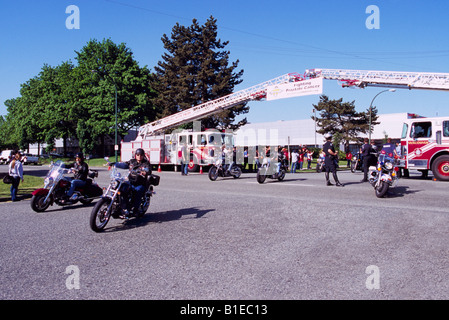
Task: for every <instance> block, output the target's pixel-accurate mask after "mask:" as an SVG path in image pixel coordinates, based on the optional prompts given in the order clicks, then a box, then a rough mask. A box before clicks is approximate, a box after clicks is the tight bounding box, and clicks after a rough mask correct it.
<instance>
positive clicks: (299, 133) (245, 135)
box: [235, 113, 416, 147]
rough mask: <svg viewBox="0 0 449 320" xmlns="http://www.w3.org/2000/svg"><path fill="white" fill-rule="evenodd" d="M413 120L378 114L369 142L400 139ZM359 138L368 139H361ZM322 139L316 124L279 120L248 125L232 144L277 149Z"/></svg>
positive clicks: (307, 120) (392, 114)
mask: <svg viewBox="0 0 449 320" xmlns="http://www.w3.org/2000/svg"><path fill="white" fill-rule="evenodd" d="M412 117H416V115H414V114H410V113H391V114H380V115H379V117H378V119H377V122H379V124H378V125H375V126H373V133H372V134H371V139H372V140H375V141H378V142H380V143H381V141H382V140H383V139H384V138H385V136H386V135H387V136H388V137H389V138H392V139H394V140H396V139H400V138H401V133H402V124H403V122H404V120H406V119H410V118H412ZM360 137H361V138H364V137H368V136H367V135H366V136H364V135H361V136H360ZM323 143H324V137H323V136H322V135H321V134H318V133H316V127H315V122H314V121H313V120H312V119H305V120H286V121H284V120H280V121H275V122H263V123H250V124H247V125H244V126H242V127H241V128H239V129H238V130H237V131H236V137H235V144H236V145H238V146H257V145H262V146H263V145H272V146H275V145H280V146H288V145H292V146H298V145H306V146H314V145H317V146H318V147H320V146H322V145H323Z"/></svg>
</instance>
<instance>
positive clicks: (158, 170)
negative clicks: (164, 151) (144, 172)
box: [157, 163, 162, 172]
mask: <svg viewBox="0 0 449 320" xmlns="http://www.w3.org/2000/svg"><path fill="white" fill-rule="evenodd" d="M161 171H162V170H161V164H160V163H159V167H158V168H157V172H161Z"/></svg>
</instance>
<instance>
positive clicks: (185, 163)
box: [180, 143, 190, 176]
mask: <svg viewBox="0 0 449 320" xmlns="http://www.w3.org/2000/svg"><path fill="white" fill-rule="evenodd" d="M180 153H181V155H180V156H181V175H183V176H186V175H187V174H188V169H189V158H190V157H189V155H188V152H187V146H186V144H185V143H184V144H181V150H180Z"/></svg>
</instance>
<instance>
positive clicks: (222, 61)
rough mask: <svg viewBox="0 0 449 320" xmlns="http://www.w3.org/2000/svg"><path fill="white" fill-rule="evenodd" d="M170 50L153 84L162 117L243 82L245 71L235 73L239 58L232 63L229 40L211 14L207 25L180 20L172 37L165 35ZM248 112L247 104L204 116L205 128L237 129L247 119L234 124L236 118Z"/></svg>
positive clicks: (164, 40) (231, 88)
mask: <svg viewBox="0 0 449 320" xmlns="http://www.w3.org/2000/svg"><path fill="white" fill-rule="evenodd" d="M162 42H163V44H164V48H165V49H166V51H167V52H165V53H164V55H163V56H162V61H159V62H158V65H157V66H156V67H155V71H156V77H155V79H154V87H155V88H156V90H157V91H158V93H159V95H158V96H157V97H156V98H155V99H154V103H155V104H156V105H157V106H158V107H159V109H160V113H159V117H164V116H168V115H171V114H173V113H176V112H179V111H182V110H185V109H188V108H191V107H193V106H195V105H198V104H201V103H204V102H207V101H210V100H214V99H217V98H219V97H222V96H225V95H228V94H231V93H232V92H233V91H234V87H235V86H236V85H238V84H239V83H241V82H242V80H241V79H240V78H241V77H242V75H243V70H240V71H238V72H236V73H235V72H234V71H235V70H236V68H237V67H238V63H239V61H238V60H237V61H236V62H233V63H231V64H230V65H229V54H230V52H229V51H227V50H224V49H225V47H226V46H227V45H228V42H227V41H226V42H221V40H220V39H217V20H216V19H214V18H213V17H210V18H209V19H208V20H207V21H206V23H205V24H204V25H199V24H198V21H197V20H196V19H194V20H193V21H192V25H190V26H188V27H185V26H181V25H180V24H179V23H177V24H176V25H175V26H174V27H173V29H172V33H171V36H170V38H169V37H168V36H167V35H166V34H164V35H163V37H162ZM248 111H249V107H247V106H246V103H243V104H241V105H238V106H236V107H233V108H230V109H227V110H225V111H222V112H221V113H218V114H215V115H212V116H210V117H208V118H205V119H202V120H201V122H202V127H203V129H204V128H220V129H224V128H226V129H228V128H230V129H236V128H238V127H239V126H241V125H243V124H245V123H246V122H247V121H246V118H245V119H243V120H242V121H240V122H239V123H237V124H233V122H234V121H235V117H236V116H237V115H239V114H245V113H247V112H248Z"/></svg>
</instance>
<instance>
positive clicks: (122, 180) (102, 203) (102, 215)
mask: <svg viewBox="0 0 449 320" xmlns="http://www.w3.org/2000/svg"><path fill="white" fill-rule="evenodd" d="M138 174H141V170H140V169H137V170H128V169H119V168H117V167H116V166H115V165H112V169H111V174H110V177H111V181H110V183H109V186H108V188H107V189H106V191H105V192H104V194H103V196H102V197H101V199H100V200H99V201H98V202H97V203H96V204H95V206H94V208H93V209H92V212H91V214H90V220H89V222H90V227H91V229H92V230H93V231H95V232H101V231H103V229H104V228H105V227H106V225H107V223H108V222H109V220H110V218H111V217H112V218H114V219H120V218H121V216H122V201H124V203H125V204H126V206H127V207H130V205H131V202H132V199H133V193H132V189H131V185H130V182H129V177H130V176H131V175H138ZM159 180H160V177H159V176H158V175H155V174H150V175H148V177H147V185H146V191H145V194H144V196H143V199H142V202H141V203H140V207H139V209H138V210H137V212H134V213H133V215H132V217H135V218H141V217H143V216H144V215H145V213H146V212H147V210H148V208H149V207H150V202H151V197H152V196H153V195H154V194H156V192H155V191H154V190H153V186H157V185H159ZM127 190H129V191H127Z"/></svg>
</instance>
